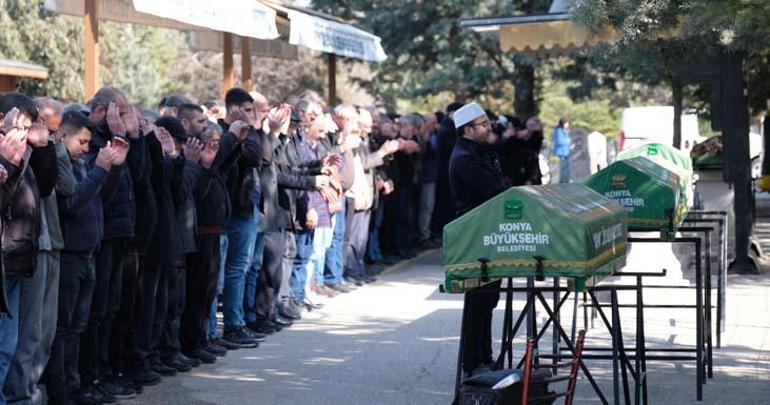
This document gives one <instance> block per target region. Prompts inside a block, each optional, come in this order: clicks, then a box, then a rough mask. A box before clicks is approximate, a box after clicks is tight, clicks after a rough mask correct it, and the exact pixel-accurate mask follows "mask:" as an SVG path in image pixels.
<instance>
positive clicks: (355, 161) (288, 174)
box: [0, 87, 543, 404]
mask: <svg viewBox="0 0 770 405" xmlns="http://www.w3.org/2000/svg"><path fill="white" fill-rule="evenodd" d="M285 101H286V102H285V103H282V104H279V103H271V101H270V100H268V99H267V98H265V97H264V96H262V95H261V94H259V93H256V92H247V91H245V90H243V89H240V88H233V89H230V90H229V91H228V92H227V93H226V96H225V100H224V105H218V104H217V103H215V102H212V103H204V104H203V105H198V104H194V103H192V102H191V101H190V100H188V99H187V98H185V97H184V96H181V95H177V94H174V95H170V96H168V97H165V98H164V99H163V100H162V101H161V103H160V104H159V105H158V108H157V109H156V110H152V111H150V110H140V109H139V108H137V107H135V106H133V105H131V104H130V103H129V102H128V99H127V97H126V95H125V94H123V93H122V92H121V91H120V90H119V89H116V88H113V87H104V88H102V89H100V90H99V91H98V92H97V93H96V94H95V95H94V96H93V98H92V99H91V100H90V101H88V103H87V105H81V104H76V103H72V104H62V103H60V102H58V101H56V100H53V99H50V98H45V97H43V98H36V99H31V98H29V97H28V96H26V95H24V94H20V93H9V94H6V95H3V96H2V97H0V121H1V122H2V124H1V128H0V183H2V186H1V187H0V214H1V215H0V218H1V221H2V275H0V282H2V285H0V293H1V294H0V386H2V391H1V392H0V404H5V403H6V402H7V403H41V402H42V397H43V395H42V393H41V390H40V385H42V384H44V385H45V392H46V396H47V398H48V401H49V403H51V404H72V403H78V404H100V403H113V402H116V401H118V400H122V399H130V398H133V397H135V396H136V395H137V394H138V393H141V391H142V387H143V386H147V385H154V384H157V383H159V382H160V381H161V380H162V379H163V378H165V377H171V376H174V375H176V374H177V373H183V372H186V371H189V370H191V369H192V368H193V367H198V366H199V365H201V364H202V363H206V364H210V363H215V362H216V360H217V357H221V356H224V355H225V354H226V352H227V351H229V350H236V349H239V348H255V347H257V346H259V344H260V342H263V341H264V340H265V339H268V338H272V337H270V336H271V335H274V334H276V333H277V332H279V331H281V330H282V329H285V328H287V327H290V326H291V325H292V323H293V322H295V321H296V320H298V319H300V318H301V314H302V312H303V311H312V310H316V309H318V308H320V307H321V306H322V305H323V302H324V300H326V299H328V298H331V297H334V296H336V295H338V294H344V293H348V292H350V291H352V290H354V289H356V288H362V287H363V286H365V285H366V284H369V283H373V282H376V281H377V276H378V273H379V272H380V271H382V269H384V268H385V267H386V266H388V265H390V264H393V263H395V262H397V261H399V260H403V259H407V258H411V257H414V256H415V255H416V254H418V253H419V252H420V251H421V250H425V249H431V248H436V247H439V246H440V244H441V243H440V235H441V229H442V228H443V225H445V224H446V223H448V222H449V221H451V220H452V219H453V218H454V217H455V215H456V212H457V211H456V207H455V206H454V205H453V203H452V198H451V190H450V186H449V182H448V179H447V177H448V176H447V174H448V171H449V160H450V156H451V154H452V150H453V148H454V145H455V142H456V134H455V128H454V123H453V121H452V114H453V112H454V111H456V110H457V109H458V108H460V107H461V106H462V105H461V104H458V103H453V104H451V105H449V106H448V107H447V109H446V111H445V112H436V113H430V114H424V115H420V114H408V115H403V116H398V115H394V114H382V113H379V112H378V110H376V109H375V108H367V107H357V106H353V105H349V104H341V105H338V106H334V107H333V108H332V107H329V106H327V105H326V104H325V103H324V101H323V100H322V99H321V98H320V97H319V96H318V95H317V94H315V93H313V92H310V91H307V92H304V93H302V94H299V95H297V96H292V97H289V98H287V100H285ZM488 115H489V118H490V120H491V122H492V123H493V124H494V125H493V127H494V128H493V130H492V131H491V132H490V135H489V136H490V137H494V139H490V144H493V145H494V146H493V150H492V152H493V153H492V154H491V156H494V158H493V160H494V164H495V165H497V166H498V167H499V168H500V169H501V170H502V171H503V172H504V173H505V174H506V175H507V178H508V180H509V181H510V185H518V184H539V183H540V169H539V166H538V153H539V152H540V148H541V146H542V143H543V136H542V124H540V122H539V120H537V119H536V118H533V119H530V120H528V121H526V122H521V121H519V120H517V119H515V118H514V117H505V116H499V117H497V116H494V115H493V114H491V113H489V114H488ZM218 311H221V312H222V319H223V325H222V327H221V328H218V325H217V312H218Z"/></svg>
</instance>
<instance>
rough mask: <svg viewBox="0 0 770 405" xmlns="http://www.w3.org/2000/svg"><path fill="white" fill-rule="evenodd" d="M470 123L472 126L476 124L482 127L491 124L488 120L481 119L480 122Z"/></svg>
mask: <svg viewBox="0 0 770 405" xmlns="http://www.w3.org/2000/svg"><path fill="white" fill-rule="evenodd" d="M471 125H473V126H474V127H475V126H477V125H481V126H483V127H490V126H492V123H491V122H489V120H484V121H481V122H472V123H471Z"/></svg>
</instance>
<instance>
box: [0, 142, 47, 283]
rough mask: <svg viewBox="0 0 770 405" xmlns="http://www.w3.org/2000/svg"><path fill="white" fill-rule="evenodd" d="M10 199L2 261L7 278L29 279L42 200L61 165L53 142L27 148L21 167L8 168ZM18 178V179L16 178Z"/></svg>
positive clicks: (4, 231) (6, 209) (38, 230)
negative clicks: (19, 277) (20, 277)
mask: <svg viewBox="0 0 770 405" xmlns="http://www.w3.org/2000/svg"><path fill="white" fill-rule="evenodd" d="M9 167H10V171H9V172H8V181H7V182H6V184H5V186H4V187H8V188H7V191H6V193H7V195H8V196H9V200H8V201H7V203H8V204H7V205H6V206H5V207H3V210H2V216H3V235H2V261H3V268H4V270H5V274H6V275H12V276H25V277H30V276H32V275H33V274H34V272H35V259H36V257H37V243H38V236H40V224H41V215H40V214H41V213H40V198H41V197H47V196H48V195H50V194H51V193H52V192H53V189H54V186H55V185H56V177H57V176H56V175H57V170H58V164H57V161H56V150H55V149H54V145H53V143H52V142H49V143H48V145H47V146H45V147H40V148H30V147H28V148H27V154H26V155H25V158H24V161H23V162H22V163H21V165H20V167H14V166H13V165H10V164H9V166H6V170H8V169H9ZM17 176H18V177H17Z"/></svg>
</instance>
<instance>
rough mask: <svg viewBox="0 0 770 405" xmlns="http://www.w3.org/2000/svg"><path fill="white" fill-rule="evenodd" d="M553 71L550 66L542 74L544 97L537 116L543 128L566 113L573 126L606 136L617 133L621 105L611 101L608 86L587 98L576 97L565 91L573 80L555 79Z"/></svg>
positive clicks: (552, 124)
mask: <svg viewBox="0 0 770 405" xmlns="http://www.w3.org/2000/svg"><path fill="white" fill-rule="evenodd" d="M552 74H553V70H552V69H549V70H547V71H546V72H544V74H543V75H542V77H543V79H542V87H543V89H542V95H543V99H542V101H541V102H540V119H542V120H543V123H544V124H545V125H546V128H553V127H555V126H556V124H557V123H558V122H559V118H561V117H563V116H565V115H566V116H568V117H570V119H571V120H572V126H573V127H582V128H585V129H587V130H588V131H599V132H601V133H602V134H604V135H605V136H608V137H614V136H616V135H617V132H618V129H619V127H620V111H621V109H620V108H619V107H618V106H615V105H613V104H612V98H611V97H610V94H609V93H610V92H609V90H606V89H602V90H599V91H597V92H596V94H594V95H593V96H592V97H591V98H590V99H584V100H581V101H575V100H573V99H572V98H570V97H569V95H568V93H569V92H568V89H569V87H570V86H573V85H574V84H575V83H574V82H570V81H565V80H554V79H553V76H552ZM546 132H547V133H550V131H546Z"/></svg>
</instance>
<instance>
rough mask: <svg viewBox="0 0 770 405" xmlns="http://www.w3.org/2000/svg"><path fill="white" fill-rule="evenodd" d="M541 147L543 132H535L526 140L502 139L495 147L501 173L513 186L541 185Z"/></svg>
mask: <svg viewBox="0 0 770 405" xmlns="http://www.w3.org/2000/svg"><path fill="white" fill-rule="evenodd" d="M542 146H543V132H542V131H537V132H534V133H532V135H531V136H530V137H529V139H527V140H523V139H518V138H515V137H511V138H508V139H502V140H500V142H499V143H498V145H497V150H498V154H499V155H500V163H501V164H502V169H503V173H504V174H505V175H506V176H508V177H509V178H510V179H511V180H512V181H513V184H514V185H516V186H522V185H525V184H541V183H542V175H541V173H540V160H539V155H540V148H541V147H542Z"/></svg>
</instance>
